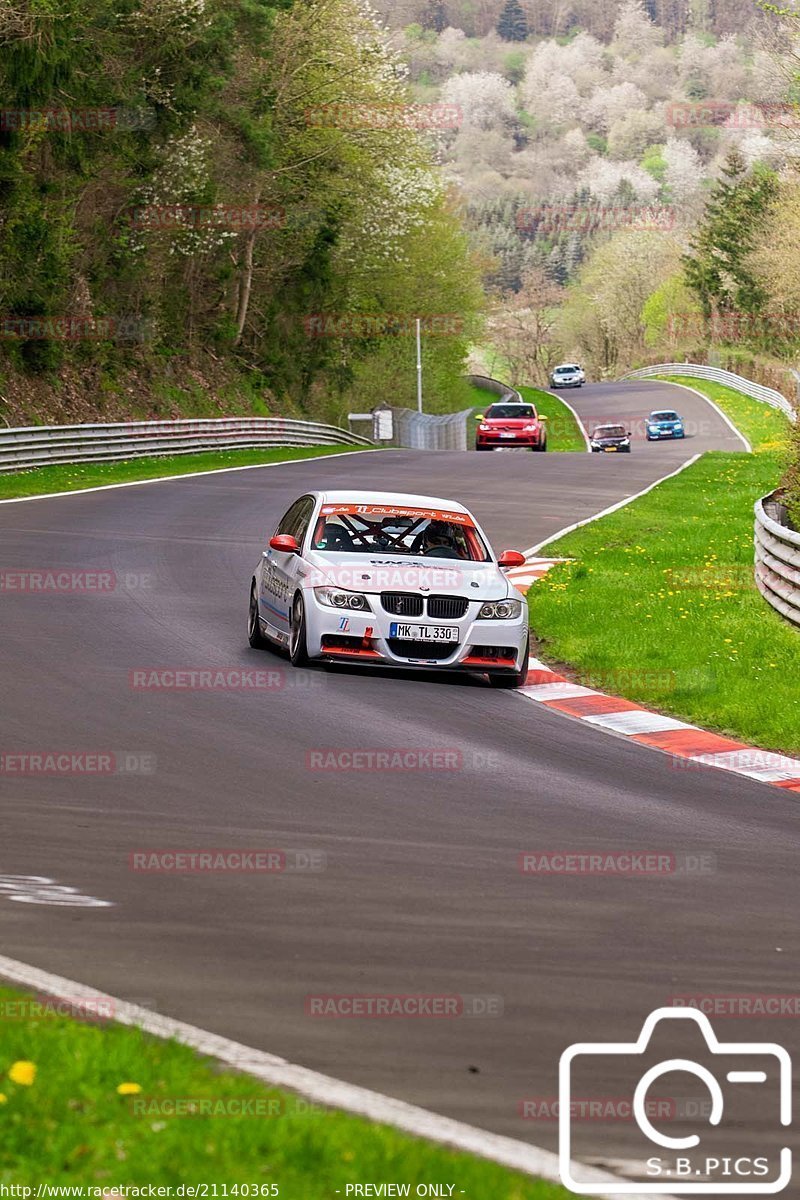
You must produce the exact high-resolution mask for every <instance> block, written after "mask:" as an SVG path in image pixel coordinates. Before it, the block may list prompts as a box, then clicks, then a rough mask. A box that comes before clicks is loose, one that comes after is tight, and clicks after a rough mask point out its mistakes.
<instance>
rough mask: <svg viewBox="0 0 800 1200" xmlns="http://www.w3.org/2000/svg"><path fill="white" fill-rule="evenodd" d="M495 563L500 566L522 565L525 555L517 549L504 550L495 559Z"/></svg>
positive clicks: (523, 564)
mask: <svg viewBox="0 0 800 1200" xmlns="http://www.w3.org/2000/svg"><path fill="white" fill-rule="evenodd" d="M497 565H498V566H500V567H524V566H525V555H524V554H520V552H519V550H504V551H503V553H502V554H501V555H500V557H499V558H498V560H497Z"/></svg>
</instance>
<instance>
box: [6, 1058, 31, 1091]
mask: <svg viewBox="0 0 800 1200" xmlns="http://www.w3.org/2000/svg"><path fill="white" fill-rule="evenodd" d="M8 1078H9V1079H10V1080H11V1082H12V1083H18V1084H19V1085H20V1087H32V1086H33V1081H34V1080H35V1079H36V1064H35V1063H32V1062H24V1061H23V1062H15V1063H13V1065H12V1066H11V1069H10V1070H9V1072H8Z"/></svg>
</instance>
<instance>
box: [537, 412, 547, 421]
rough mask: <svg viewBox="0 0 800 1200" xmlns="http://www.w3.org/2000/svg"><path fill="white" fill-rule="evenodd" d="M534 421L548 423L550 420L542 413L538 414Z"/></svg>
mask: <svg viewBox="0 0 800 1200" xmlns="http://www.w3.org/2000/svg"><path fill="white" fill-rule="evenodd" d="M536 420H537V421H549V420H550V418H549V417H547V416H545V414H544V413H539V415H538V416H537V418H536Z"/></svg>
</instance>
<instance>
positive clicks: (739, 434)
mask: <svg viewBox="0 0 800 1200" xmlns="http://www.w3.org/2000/svg"><path fill="white" fill-rule="evenodd" d="M651 378H652V379H655V381H656V383H666V384H667V386H668V387H680V388H684V389H685V390H686V391H687V392H693V393H694V394H695V396H699V397H700V399H701V400H705V402H706V404H710V405H711V407H712V408H715V409H716V410H717V412H718V413H719V415H720V416H721V417H722V419H723V421H724V422H725V424H726V425H728V426H730V428H731V429H732V430H733V432H734V433H735V434H736V436H737V437H738V438H739V440H740V441H741V442H742V443H743V445H744V448H745V450H746V451H747V453H748V454H752V453H753V447H752V446H751V445H750V443H749V441H748V440H747V438H746V437H745V436H744V434H743V433H742V431H741V429H739V428H738V427H737V426H736V425H734V423H733V421H732V420H731V418H730V417H729V416H728V414H727V413H725V412H723V411H722V409H721V408H720V406H719V405H718V404H716V403H715V401H713V400H712V399H711V397H710V396H707V395H706V394H705V392H701V391H700V389H699V388H696V387H690V386H689V384H688V383H676V382H675V381H674V379H659V377H658V376H657V375H653V376H651ZM629 382H631V383H633V380H630V381H629ZM730 390H731V391H732V392H735V391H736V388H731V389H730ZM739 395H740V396H744V392H740V393H739ZM750 398H751V397H749V396H748V397H747V399H748V400H749V399H750ZM757 403H758V401H757V400H756V404H757Z"/></svg>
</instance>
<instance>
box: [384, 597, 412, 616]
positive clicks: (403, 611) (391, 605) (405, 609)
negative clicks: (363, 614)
mask: <svg viewBox="0 0 800 1200" xmlns="http://www.w3.org/2000/svg"><path fill="white" fill-rule="evenodd" d="M381 604H382V605H383V607H384V609H385V611H386V612H388V613H392V614H393V615H394V616H395V617H421V616H422V596H414V595H412V594H411V593H409V592H381Z"/></svg>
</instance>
